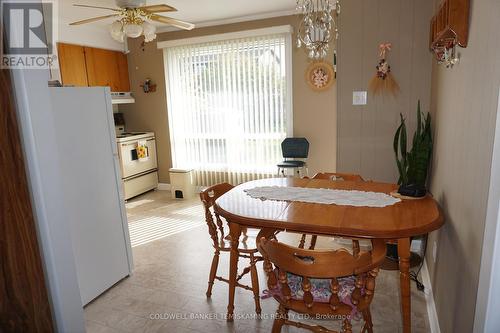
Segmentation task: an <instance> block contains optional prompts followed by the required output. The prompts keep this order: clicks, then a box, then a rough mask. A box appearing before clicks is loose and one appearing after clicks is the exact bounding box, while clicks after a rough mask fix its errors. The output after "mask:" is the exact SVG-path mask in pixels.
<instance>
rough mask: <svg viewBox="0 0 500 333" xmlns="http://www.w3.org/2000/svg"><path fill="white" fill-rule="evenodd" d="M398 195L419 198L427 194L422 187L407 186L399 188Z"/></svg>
mask: <svg viewBox="0 0 500 333" xmlns="http://www.w3.org/2000/svg"><path fill="white" fill-rule="evenodd" d="M398 193H399V194H401V195H404V196H407V197H414V198H421V197H424V196H425V195H426V194H427V190H426V189H425V187H424V186H420V185H415V184H408V185H401V186H399V189H398Z"/></svg>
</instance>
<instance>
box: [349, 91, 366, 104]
mask: <svg viewBox="0 0 500 333" xmlns="http://www.w3.org/2000/svg"><path fill="white" fill-rule="evenodd" d="M366 96H367V93H366V91H353V92H352V105H366Z"/></svg>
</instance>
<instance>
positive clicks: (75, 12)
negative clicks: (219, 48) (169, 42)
mask: <svg viewBox="0 0 500 333" xmlns="http://www.w3.org/2000/svg"><path fill="white" fill-rule="evenodd" d="M136 1H137V0H136ZM59 3H60V6H59V19H60V20H61V21H62V22H64V23H69V22H72V21H78V20H83V19H86V18H91V17H94V16H101V15H107V14H110V13H111V12H110V11H107V10H103V9H90V8H81V7H74V6H73V4H76V3H78V4H85V5H96V6H105V7H113V8H115V7H116V4H115V1H114V0H61V1H59ZM162 3H164V4H168V5H170V6H173V7H175V8H177V12H172V13H160V15H164V16H171V17H174V18H177V19H180V20H184V21H188V22H192V23H195V24H198V26H206V25H210V23H211V21H221V20H228V21H231V20H237V19H239V18H241V17H247V16H250V17H252V16H255V17H256V18H258V17H266V16H276V15H278V14H286V13H292V12H293V10H294V9H295V3H296V0H147V1H146V4H147V5H152V4H162ZM112 21H113V19H111V18H110V19H106V20H103V21H98V22H94V23H90V24H92V25H94V26H96V27H102V28H104V27H107V26H108V25H109V24H110V23H111V22H112ZM167 30H168V29H167Z"/></svg>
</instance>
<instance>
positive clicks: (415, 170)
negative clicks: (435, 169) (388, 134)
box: [394, 101, 432, 197]
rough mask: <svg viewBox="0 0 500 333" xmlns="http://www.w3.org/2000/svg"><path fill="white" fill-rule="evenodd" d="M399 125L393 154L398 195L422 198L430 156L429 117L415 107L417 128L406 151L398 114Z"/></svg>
mask: <svg viewBox="0 0 500 333" xmlns="http://www.w3.org/2000/svg"><path fill="white" fill-rule="evenodd" d="M400 117H401V124H400V125H399V127H398V129H397V130H396V134H395V135H394V154H395V157H396V164H397V166H398V171H399V180H398V185H399V189H398V193H399V194H401V195H404V196H409V197H423V196H425V194H426V193H427V189H426V183H427V171H428V170H429V164H430V161H431V155H432V133H431V116H430V114H429V113H427V115H424V113H423V112H422V111H420V101H418V105H417V128H416V130H415V133H414V134H413V140H412V146H411V149H410V150H409V151H408V147H407V134H406V124H405V119H404V118H403V115H402V114H400Z"/></svg>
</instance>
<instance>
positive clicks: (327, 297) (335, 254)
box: [257, 229, 386, 333]
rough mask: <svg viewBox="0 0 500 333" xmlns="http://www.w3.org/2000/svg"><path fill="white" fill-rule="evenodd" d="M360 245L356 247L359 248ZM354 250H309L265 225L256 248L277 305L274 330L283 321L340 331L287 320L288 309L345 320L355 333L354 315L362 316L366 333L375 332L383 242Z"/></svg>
mask: <svg viewBox="0 0 500 333" xmlns="http://www.w3.org/2000/svg"><path fill="white" fill-rule="evenodd" d="M356 244H357V246H356ZM353 245H354V246H353V249H352V250H351V251H349V250H348V249H338V250H335V251H333V250H306V249H301V248H297V247H292V246H289V245H287V244H284V243H280V242H279V241H277V240H276V238H274V231H273V230H268V229H264V230H262V231H261V232H260V233H259V235H258V236H257V247H258V249H259V251H260V253H261V254H262V255H263V257H264V270H265V272H266V274H267V277H268V279H267V285H268V289H269V291H270V293H271V294H272V295H273V297H274V299H276V300H277V301H278V303H279V307H278V310H277V314H276V318H275V320H274V324H273V328H272V332H273V333H277V332H281V328H282V326H283V325H292V326H295V327H298V328H305V329H309V330H311V331H313V332H322V333H323V332H332V333H333V332H337V331H333V330H330V329H328V328H325V327H322V326H318V325H312V324H306V323H304V322H296V321H292V320H289V318H288V312H289V311H290V310H291V311H294V312H297V313H300V314H308V315H310V316H311V317H312V318H315V317H317V316H318V315H320V316H322V317H323V318H324V317H326V316H327V317H328V318H333V319H342V320H343V322H342V332H345V333H351V332H352V325H351V319H352V318H351V316H352V315H353V313H354V314H357V313H359V314H361V315H362V317H363V319H364V324H363V328H362V333H365V332H369V333H371V332H373V323H372V320H371V312H370V304H371V301H372V299H373V296H374V292H375V278H376V277H377V274H378V270H379V266H380V264H381V262H382V261H383V260H384V258H385V251H386V249H385V242H384V241H383V240H380V239H377V240H372V248H371V250H370V251H361V250H360V247H359V244H358V241H357V240H353Z"/></svg>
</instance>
